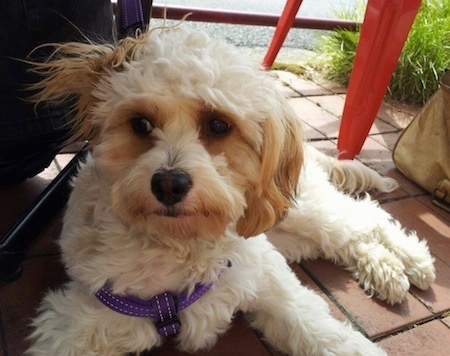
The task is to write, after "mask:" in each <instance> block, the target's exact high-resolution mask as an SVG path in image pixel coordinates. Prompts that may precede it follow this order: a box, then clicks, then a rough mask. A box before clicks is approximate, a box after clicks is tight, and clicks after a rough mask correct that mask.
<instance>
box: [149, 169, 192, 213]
mask: <svg viewBox="0 0 450 356" xmlns="http://www.w3.org/2000/svg"><path fill="white" fill-rule="evenodd" d="M191 187H192V179H191V176H190V175H189V174H188V173H186V172H185V171H183V170H181V169H160V170H158V171H156V172H155V174H154V175H153V177H152V180H151V188H152V193H153V195H154V196H155V198H156V199H158V201H159V202H161V203H163V204H164V205H165V206H167V207H170V206H173V205H175V204H177V203H179V202H180V201H182V200H183V199H184V198H185V197H186V195H187V194H188V192H189V190H190V189H191Z"/></svg>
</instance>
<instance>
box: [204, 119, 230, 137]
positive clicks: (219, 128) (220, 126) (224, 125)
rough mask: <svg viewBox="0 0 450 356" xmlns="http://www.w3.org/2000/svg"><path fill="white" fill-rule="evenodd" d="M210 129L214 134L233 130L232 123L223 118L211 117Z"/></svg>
mask: <svg viewBox="0 0 450 356" xmlns="http://www.w3.org/2000/svg"><path fill="white" fill-rule="evenodd" d="M208 129H209V131H210V132H211V133H213V134H216V135H223V134H225V133H227V132H228V131H230V130H231V125H230V124H229V123H228V122H226V121H223V120H219V119H211V120H209V122H208Z"/></svg>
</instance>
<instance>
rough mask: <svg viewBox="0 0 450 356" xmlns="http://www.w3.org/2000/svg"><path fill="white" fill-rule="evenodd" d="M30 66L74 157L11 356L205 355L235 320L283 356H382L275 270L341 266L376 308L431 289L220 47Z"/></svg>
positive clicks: (353, 177)
mask: <svg viewBox="0 0 450 356" xmlns="http://www.w3.org/2000/svg"><path fill="white" fill-rule="evenodd" d="M56 46H57V47H56V48H55V50H54V52H53V55H52V57H51V58H50V59H49V60H48V61H47V62H45V63H40V64H36V68H35V71H37V72H38V73H39V74H40V75H42V76H43V77H44V78H43V79H42V81H40V82H39V83H38V84H36V85H35V87H34V88H33V89H35V90H37V91H38V93H37V94H36V95H35V96H34V97H33V100H34V101H36V102H37V103H39V102H45V101H52V102H63V101H66V100H67V99H70V100H71V102H72V103H73V117H74V126H75V133H74V136H76V137H78V138H80V137H82V138H85V139H88V142H89V145H90V153H89V154H88V157H87V158H86V161H85V162H84V163H82V164H81V166H80V168H79V172H78V175H77V177H76V179H74V182H73V192H72V194H71V196H70V199H69V202H68V207H67V211H66V213H65V216H64V223H63V229H62V233H61V237H60V240H59V244H60V247H61V250H62V259H63V262H64V264H65V267H66V270H67V273H68V275H69V277H70V281H69V282H68V283H67V284H66V285H65V286H64V287H63V288H61V289H60V290H56V291H51V292H49V293H48V294H47V295H46V296H45V298H44V300H43V302H42V304H41V306H40V307H39V314H38V316H37V317H36V318H35V319H34V321H33V323H32V327H33V331H32V334H31V335H30V339H31V340H32V345H31V347H30V348H29V350H28V351H27V354H28V355H46V356H48V355H58V356H62V355H83V356H88V355H102V356H105V355H125V354H127V353H135V354H140V353H142V352H144V351H145V350H151V349H152V348H155V347H158V346H159V345H161V344H162V343H163V342H164V340H165V338H166V337H169V336H170V337H175V338H176V341H177V345H178V347H179V348H180V349H181V350H185V351H188V352H195V351H196V350H200V349H205V348H209V347H211V346H212V345H213V344H214V343H215V342H216V340H217V338H218V336H219V335H220V334H222V333H224V332H225V331H226V330H227V328H228V326H229V324H230V322H231V320H232V318H233V315H234V314H235V313H236V312H237V311H238V310H240V311H243V312H244V313H246V315H247V316H248V320H249V323H250V324H251V326H252V327H254V328H256V329H258V330H259V331H260V332H261V333H262V334H263V336H264V338H265V339H266V340H268V342H269V343H270V344H271V345H273V346H274V347H275V348H276V349H278V350H280V351H281V352H283V353H286V354H290V355H383V354H385V353H384V351H383V350H382V349H381V348H380V347H379V346H378V345H376V344H374V343H372V342H371V341H370V340H368V339H366V338H365V337H364V336H363V335H362V334H361V333H359V332H358V331H355V330H353V329H352V328H351V327H350V326H348V325H345V324H343V323H341V322H340V321H337V320H335V319H334V318H333V317H332V316H331V315H330V312H329V310H328V306H327V304H326V302H325V301H324V300H322V299H321V298H320V297H319V296H318V295H316V294H315V293H314V292H313V291H311V290H310V289H308V288H307V287H305V286H302V285H301V283H300V281H299V280H298V279H297V277H296V276H295V274H294V273H293V272H292V271H291V269H290V268H289V266H288V262H287V261H297V262H298V261H300V260H302V259H309V258H316V257H319V256H320V257H323V258H325V259H328V260H332V261H334V262H336V263H338V264H340V265H342V266H345V268H347V269H348V270H350V271H351V272H352V274H353V275H354V277H355V278H356V279H358V280H359V283H360V284H361V286H362V287H363V288H364V289H365V290H366V291H367V292H368V293H371V294H372V295H375V296H376V297H378V298H379V299H380V300H383V301H386V302H387V303H390V304H393V303H399V302H401V301H402V300H403V299H404V298H405V296H406V294H407V292H408V289H409V287H410V285H411V284H414V285H415V286H417V287H418V288H421V289H427V288H428V287H429V285H430V284H431V283H432V282H433V281H434V279H435V271H434V267H433V258H432V256H431V255H430V252H429V250H428V247H427V245H426V243H425V242H424V241H420V240H419V239H418V237H417V236H416V234H415V233H412V232H406V231H405V230H404V229H403V228H402V227H401V226H400V224H399V223H398V222H396V221H395V220H394V219H393V218H392V217H391V216H390V215H389V214H388V213H386V212H385V211H383V210H382V209H381V208H380V207H379V205H378V204H377V203H376V202H375V201H372V200H371V198H369V197H368V196H366V197H364V196H363V197H354V196H353V195H352V194H354V193H358V192H359V193H361V192H363V191H366V190H369V189H378V190H380V191H383V192H388V191H392V190H394V189H396V188H397V183H396V182H395V180H393V179H391V178H387V177H381V176H380V175H378V173H376V172H375V171H373V170H371V169H370V168H368V167H366V166H365V165H363V164H362V163H358V162H356V161H338V160H336V159H334V158H332V157H328V156H326V155H324V154H323V153H321V152H319V151H317V150H316V149H314V148H313V147H311V146H309V145H308V144H307V143H305V140H304V137H303V131H302V125H301V122H300V120H299V119H298V118H297V117H296V115H295V114H294V112H293V111H292V109H291V107H290V106H289V104H288V102H287V101H286V100H285V99H284V98H283V97H282V95H281V94H280V93H279V92H278V90H277V87H276V85H275V84H274V82H273V78H271V77H270V76H269V75H267V74H266V73H265V72H263V71H260V70H259V69H258V67H257V66H255V65H254V64H253V63H251V61H249V59H247V58H246V57H245V56H243V55H242V54H241V53H240V52H239V51H238V50H237V49H236V48H234V47H233V46H232V45H229V44H226V43H224V42H222V41H218V40H214V39H211V38H209V37H208V35H206V34H205V33H202V32H197V31H191V30H189V29H186V28H182V27H181V28H180V27H173V28H172V27H163V28H159V29H152V30H149V31H147V32H145V33H141V34H140V35H138V36H137V37H128V38H125V39H123V40H121V41H120V42H118V44H117V45H115V46H111V45H98V44H81V43H66V44H60V45H56Z"/></svg>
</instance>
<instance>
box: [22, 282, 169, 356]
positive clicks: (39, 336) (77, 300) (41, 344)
mask: <svg viewBox="0 0 450 356" xmlns="http://www.w3.org/2000/svg"><path fill="white" fill-rule="evenodd" d="M32 326H33V328H34V331H33V333H32V334H31V336H30V337H29V339H31V340H33V344H32V346H31V347H30V348H29V350H28V351H27V352H26V353H25V354H26V355H33V356H44V355H45V356H49V355H58V356H75V355H83V356H123V355H126V354H127V353H129V352H137V353H138V352H142V351H144V350H147V349H150V348H152V347H154V346H158V345H160V344H161V337H160V336H159V334H158V333H157V331H156V329H155V327H154V325H153V323H152V322H151V321H150V320H149V319H148V318H134V317H129V316H124V315H121V314H118V313H116V312H114V311H112V310H109V309H107V308H106V307H104V306H103V305H101V304H100V302H98V301H97V300H96V298H95V297H94V296H93V295H90V294H88V293H87V292H86V290H84V288H82V287H81V286H79V285H78V284H77V283H76V282H70V283H69V284H68V286H67V287H66V288H65V289H64V290H59V291H56V292H50V293H49V294H48V295H47V296H46V297H45V299H44V300H43V302H42V304H41V306H40V309H39V315H38V317H37V318H36V319H34V320H33V324H32Z"/></svg>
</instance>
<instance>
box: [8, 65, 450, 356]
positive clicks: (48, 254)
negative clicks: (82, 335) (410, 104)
mask: <svg viewBox="0 0 450 356" xmlns="http://www.w3.org/2000/svg"><path fill="white" fill-rule="evenodd" d="M274 75H277V76H278V77H279V79H278V81H279V82H280V88H281V90H282V91H283V93H285V95H286V96H287V97H288V98H289V100H290V103H291V104H292V106H293V107H294V109H295V110H296V111H297V112H298V114H299V116H300V117H301V118H302V119H303V120H304V121H305V123H306V125H305V129H306V132H307V136H308V138H309V139H311V140H313V141H314V145H315V146H316V147H317V148H319V149H321V150H323V151H326V152H328V153H330V154H332V155H336V154H337V150H336V137H337V133H338V128H339V117H340V115H341V113H342V109H343V105H344V99H345V90H343V89H342V88H340V87H338V86H336V85H334V84H333V83H328V82H324V81H318V82H317V83H315V82H312V81H308V80H304V79H302V78H299V77H297V76H295V75H293V74H291V73H287V72H277V73H274ZM413 115H414V112H411V110H410V109H408V108H398V107H396V108H394V107H392V106H389V105H383V106H382V108H381V109H380V111H379V115H378V118H377V120H376V122H375V124H374V126H373V128H372V130H371V133H370V136H369V138H368V139H367V141H366V143H365V145H364V147H363V150H362V152H361V154H360V155H359V156H358V159H360V160H361V161H363V162H364V163H366V164H367V165H369V166H370V167H372V168H374V169H376V170H377V171H378V172H380V173H382V174H385V175H388V176H391V177H393V178H396V179H397V180H398V181H399V183H400V189H398V190H397V191H395V192H393V193H390V194H379V195H377V196H376V198H377V199H379V201H380V202H381V204H382V206H383V208H384V209H386V210H387V211H388V212H390V213H391V214H392V215H393V216H394V217H395V218H397V219H398V220H400V222H401V223H402V224H403V225H404V226H405V227H407V228H408V229H414V230H416V231H417V232H418V233H419V235H420V236H421V237H423V238H425V239H427V241H428V243H429V245H430V248H431V251H432V253H433V255H434V256H435V258H436V269H437V280H436V282H435V283H434V284H433V286H432V288H431V289H430V290H428V291H426V292H423V291H419V290H418V289H416V288H412V289H411V291H410V294H409V295H408V297H407V299H406V301H405V302H403V303H402V304H400V305H396V306H393V307H392V306H388V305H386V304H384V303H381V302H379V301H377V300H375V299H371V298H369V297H368V296H367V295H366V294H365V293H364V292H363V291H362V290H361V288H360V287H359V286H358V284H357V283H356V282H355V281H354V280H353V279H352V278H351V276H350V275H349V274H348V273H347V272H346V271H345V270H343V269H342V268H339V267H336V266H334V265H332V264H331V263H329V262H326V261H322V260H318V261H314V262H304V263H302V264H301V265H295V266H292V267H293V268H294V270H295V271H296V272H297V274H298V277H299V278H300V279H301V281H302V282H303V283H304V284H306V285H309V286H310V287H312V288H314V289H315V290H316V291H317V292H318V293H319V294H321V295H322V297H323V298H324V299H325V300H327V301H328V303H329V305H330V307H331V310H332V312H333V314H334V315H335V316H336V317H337V318H339V319H342V320H345V319H349V320H350V322H351V323H352V324H353V325H354V326H355V327H356V328H358V329H359V330H361V331H362V332H363V333H365V334H366V335H367V336H368V337H370V338H371V339H373V340H375V341H377V342H379V343H380V344H381V346H382V347H384V348H385V349H386V350H387V351H388V353H389V354H390V355H398V356H404V355H418V356H419V355H433V356H438V355H449V354H450V214H449V213H446V212H445V211H443V210H441V209H440V208H438V207H436V206H434V205H433V204H432V202H431V199H430V197H429V195H428V194H427V193H426V192H424V191H423V190H421V189H420V188H419V187H418V186H416V185H415V184H414V183H412V182H410V181H408V180H407V179H406V178H405V177H403V176H402V175H401V174H400V173H399V172H398V171H396V169H395V167H394V165H393V163H392V160H391V150H392V147H393V145H394V143H395V141H396V139H397V137H398V134H399V132H400V131H401V129H402V128H403V127H405V126H406V124H407V123H408V122H409V121H410V120H411V118H412V117H413ZM70 157H71V156H70V155H64V154H63V155H59V156H58V157H57V158H56V160H55V164H53V165H52V166H51V167H50V168H49V169H47V170H46V171H45V172H43V173H42V174H41V175H40V176H39V177H35V178H33V179H31V180H29V181H27V182H26V183H25V184H22V185H20V186H17V187H15V188H13V189H11V190H9V191H4V192H0V232H1V233H4V232H5V231H6V229H7V228H8V227H9V226H10V225H11V223H12V222H13V221H15V219H16V218H17V216H19V215H20V213H21V212H22V211H23V210H24V209H25V208H26V206H27V205H28V204H29V202H30V201H32V199H33V198H34V197H35V196H37V194H39V192H40V191H41V190H42V189H43V188H44V187H45V186H46V185H47V184H48V182H49V180H50V179H51V178H52V177H54V175H55V174H56V173H57V172H58V171H59V169H60V168H61V167H63V166H64V165H65V164H66V163H67V161H68V160H69V159H70ZM60 227H61V217H60V216H58V217H56V218H55V219H54V220H53V222H52V223H51V224H50V225H49V226H48V227H47V228H46V229H45V231H44V232H43V233H42V234H41V236H40V237H39V239H38V240H37V242H36V243H35V244H34V246H33V247H32V249H31V250H30V251H29V253H28V257H27V260H26V262H25V264H24V273H23V275H22V276H21V278H20V279H18V280H17V281H15V282H11V283H1V284H0V317H1V319H0V322H1V324H0V337H1V348H0V355H2V356H18V355H21V354H22V353H23V351H24V350H25V348H26V345H27V342H26V341H25V340H24V339H25V337H26V335H28V333H29V330H28V329H27V325H28V324H29V321H30V318H32V317H33V316H35V309H36V307H37V305H38V303H39V300H40V299H41V298H42V296H43V294H44V293H45V292H46V291H47V290H48V289H49V288H55V287H57V286H59V285H61V283H62V282H63V281H64V280H65V278H66V277H65V274H64V269H63V267H62V265H61V264H60V262H59V255H58V250H57V248H56V246H55V244H54V241H55V239H56V238H57V236H58V233H59V230H60ZM151 354H152V355H158V356H168V355H182V353H180V352H177V351H175V348H174V346H173V345H172V344H170V343H166V344H165V345H164V346H163V347H162V348H160V349H158V350H156V351H154V352H152V353H151ZM197 355H224V356H225V355H227V356H229V355H245V356H261V355H277V353H276V352H274V351H273V350H271V349H270V348H269V347H267V345H265V344H264V343H263V342H262V341H261V339H260V337H259V336H258V335H257V334H256V333H255V332H254V331H253V330H252V329H250V328H249V327H248V326H247V325H246V322H245V318H244V317H243V316H242V315H238V316H237V317H236V319H235V321H234V323H233V326H232V327H231V328H230V330H229V331H228V332H227V333H226V334H225V335H223V336H222V337H220V339H219V341H218V343H217V344H216V346H215V347H214V348H213V349H212V350H209V351H208V352H204V353H199V354H197ZM80 356H81V355H80Z"/></svg>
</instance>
